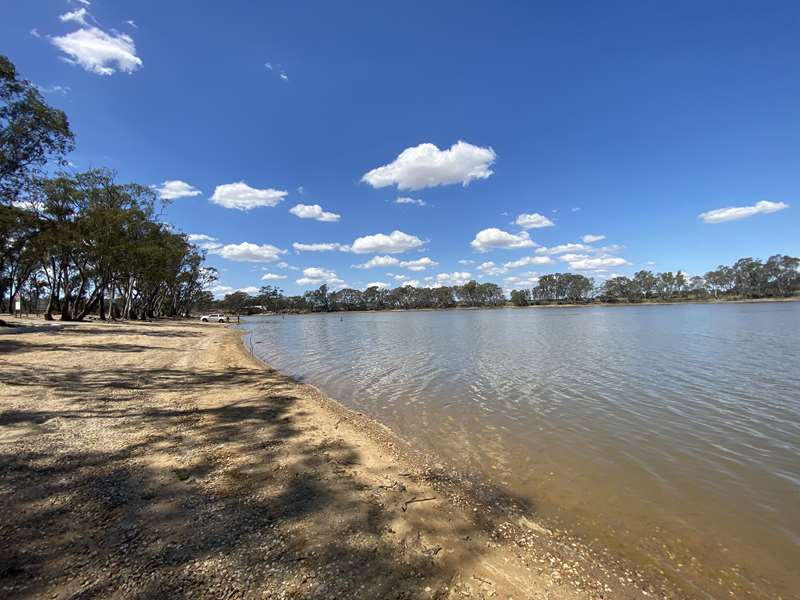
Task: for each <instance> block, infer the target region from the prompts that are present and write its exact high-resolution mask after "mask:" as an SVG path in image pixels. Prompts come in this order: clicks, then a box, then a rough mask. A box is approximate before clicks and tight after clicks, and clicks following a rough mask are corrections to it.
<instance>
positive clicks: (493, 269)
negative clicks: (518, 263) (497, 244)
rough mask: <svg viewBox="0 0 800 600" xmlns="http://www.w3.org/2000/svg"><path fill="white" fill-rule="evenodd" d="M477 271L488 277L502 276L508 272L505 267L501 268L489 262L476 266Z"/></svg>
mask: <svg viewBox="0 0 800 600" xmlns="http://www.w3.org/2000/svg"><path fill="white" fill-rule="evenodd" d="M478 270H479V271H480V272H481V273H483V274H484V275H490V276H496V275H502V274H504V273H506V272H508V269H506V268H505V267H501V266H500V265H496V264H494V262H493V261H491V260H489V261H486V262H484V263H481V264H480V265H479V266H478Z"/></svg>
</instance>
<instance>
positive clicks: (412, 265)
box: [400, 256, 439, 271]
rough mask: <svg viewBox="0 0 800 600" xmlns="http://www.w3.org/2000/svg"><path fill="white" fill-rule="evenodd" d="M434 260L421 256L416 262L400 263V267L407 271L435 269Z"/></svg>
mask: <svg viewBox="0 0 800 600" xmlns="http://www.w3.org/2000/svg"><path fill="white" fill-rule="evenodd" d="M438 264H439V263H437V262H436V261H435V260H431V259H430V258H428V257H427V256H423V257H422V258H418V259H416V260H404V261H403V262H401V263H400V266H401V267H405V268H406V269H408V270H409V271H424V270H425V269H427V268H428V267H435V266H436V265H438Z"/></svg>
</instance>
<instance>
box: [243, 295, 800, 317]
mask: <svg viewBox="0 0 800 600" xmlns="http://www.w3.org/2000/svg"><path fill="white" fill-rule="evenodd" d="M785 302H800V296H791V297H785V298H784V297H782V298H739V299H735V300H714V299H710V300H676V301H661V300H659V301H645V302H584V303H572V304H529V305H527V306H515V305H513V304H511V303H507V304H504V305H503V306H450V307H447V308H389V309H385V310H334V311H328V312H325V311H318V312H311V311H308V312H290V311H287V312H263V313H253V314H250V315H245V314H242V315H241V316H242V317H245V316H247V317H261V316H271V317H272V316H292V315H327V314H338V315H345V314H363V313H404V312H441V311H457V310H470V311H474V310H503V309H513V310H525V309H528V308H605V307H617V308H621V307H631V306H681V305H713V306H723V305H726V304H762V303H766V304H772V303H785Z"/></svg>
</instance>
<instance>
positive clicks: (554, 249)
mask: <svg viewBox="0 0 800 600" xmlns="http://www.w3.org/2000/svg"><path fill="white" fill-rule="evenodd" d="M591 249H592V248H591V247H589V246H584V245H583V244H559V245H558V246H551V247H549V248H547V247H542V248H537V249H536V254H545V255H553V254H565V253H567V252H588V251H590V250H591Z"/></svg>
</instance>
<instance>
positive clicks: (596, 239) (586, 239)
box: [581, 233, 606, 244]
mask: <svg viewBox="0 0 800 600" xmlns="http://www.w3.org/2000/svg"><path fill="white" fill-rule="evenodd" d="M604 239H606V236H604V235H594V234H592V233H587V234H586V235H584V236H583V237H581V240H582V241H584V242H585V243H587V244H591V243H593V242H599V241H601V240H604Z"/></svg>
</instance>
